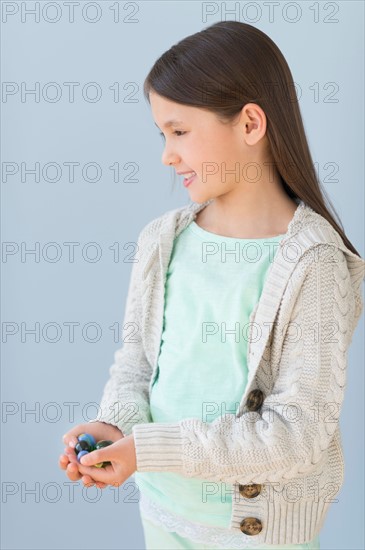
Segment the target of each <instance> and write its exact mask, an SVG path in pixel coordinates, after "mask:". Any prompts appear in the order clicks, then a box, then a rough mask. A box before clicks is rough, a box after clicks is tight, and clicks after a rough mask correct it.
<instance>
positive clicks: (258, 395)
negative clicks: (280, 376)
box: [246, 390, 264, 411]
mask: <svg viewBox="0 0 365 550" xmlns="http://www.w3.org/2000/svg"><path fill="white" fill-rule="evenodd" d="M263 401H264V394H263V393H262V391H261V390H252V391H250V393H249V394H248V397H247V401H246V405H247V408H248V410H249V411H257V410H258V409H259V408H260V407H261V405H262V403H263Z"/></svg>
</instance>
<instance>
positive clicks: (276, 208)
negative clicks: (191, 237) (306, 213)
mask: <svg viewBox="0 0 365 550" xmlns="http://www.w3.org/2000/svg"><path fill="white" fill-rule="evenodd" d="M297 207H298V205H297V203H296V202H295V201H294V200H293V199H291V198H290V197H289V196H288V195H285V197H280V198H277V199H275V200H272V201H270V203H268V202H265V201H262V202H260V203H256V204H255V207H252V205H250V204H247V203H242V204H241V205H239V204H237V203H236V204H235V205H234V209H233V208H230V207H229V205H228V204H227V203H224V202H222V201H221V200H219V197H218V199H214V200H213V201H212V202H211V203H209V204H208V205H207V206H206V207H205V208H203V209H202V210H200V211H199V212H198V213H197V215H196V217H195V220H194V221H195V223H196V224H197V225H199V226H200V227H201V228H202V229H205V230H206V231H210V232H211V233H216V234H217V235H222V236H223V237H233V238H237V239H265V238H267V239H268V238H271V237H275V236H276V235H282V234H284V233H286V232H287V229H288V225H289V223H290V222H291V220H292V219H293V216H294V213H295V211H296V209H297Z"/></svg>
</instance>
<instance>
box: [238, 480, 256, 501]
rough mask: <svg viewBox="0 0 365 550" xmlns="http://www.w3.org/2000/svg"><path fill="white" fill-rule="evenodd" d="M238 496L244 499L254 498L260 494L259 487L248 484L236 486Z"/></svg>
mask: <svg viewBox="0 0 365 550" xmlns="http://www.w3.org/2000/svg"><path fill="white" fill-rule="evenodd" d="M238 490H239V492H240V495H242V496H243V497H245V498H255V497H257V495H259V494H260V493H261V485H259V484H258V483H249V484H248V485H238Z"/></svg>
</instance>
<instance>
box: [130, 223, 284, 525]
mask: <svg viewBox="0 0 365 550" xmlns="http://www.w3.org/2000/svg"><path fill="white" fill-rule="evenodd" d="M283 236H284V235H277V236H275V237H272V238H265V239H238V238H234V237H223V236H221V235H216V234H215V233H211V232H208V231H205V230H204V229H202V228H201V227H200V226H199V225H197V224H196V223H195V221H192V222H191V223H190V224H189V225H188V226H187V227H186V228H185V229H184V230H183V231H182V232H181V233H180V234H179V235H178V236H177V237H176V238H175V240H174V244H173V250H172V254H171V258H170V262H169V266H168V270H167V274H166V282H165V303H164V307H165V309H164V322H163V331H162V338H161V346H160V353H159V359H158V368H157V373H156V376H155V380H154V382H153V386H152V391H151V398H150V410H151V416H152V420H153V422H178V421H180V420H181V419H183V418H199V419H200V420H202V421H203V422H212V421H213V420H214V419H215V418H217V417H218V416H223V415H224V414H225V413H227V414H234V413H235V411H236V409H237V406H238V404H239V402H240V399H241V397H242V395H243V393H244V390H245V386H246V383H247V363H246V353H247V339H248V327H249V316H250V314H251V312H252V310H253V308H254V307H255V305H256V304H257V302H258V301H259V298H260V295H261V292H262V289H263V285H264V282H265V278H266V275H267V271H268V268H269V267H270V264H271V263H272V261H273V258H274V255H275V253H276V251H277V248H278V243H279V242H280V240H281V239H282V238H283ZM254 337H257V335H256V336H254ZM151 444H152V445H153V443H151ZM222 466H223V465H222ZM135 481H136V483H137V484H138V486H139V489H140V491H141V493H143V494H144V495H146V496H147V497H148V498H150V499H151V500H153V501H155V502H157V503H158V504H160V505H161V506H163V507H164V508H165V509H168V510H171V511H172V512H174V513H175V514H179V515H181V516H183V517H184V518H186V519H189V520H191V521H194V522H200V523H204V524H208V525H214V526H215V527H225V528H227V527H229V525H230V519H231V513H232V495H231V494H230V493H229V487H230V486H229V484H227V485H226V488H227V491H225V484H224V483H212V482H211V481H205V480H203V479H201V478H199V479H198V478H186V477H184V476H182V475H179V474H176V473H172V472H138V471H136V472H135Z"/></svg>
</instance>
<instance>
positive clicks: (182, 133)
mask: <svg viewBox="0 0 365 550" xmlns="http://www.w3.org/2000/svg"><path fill="white" fill-rule="evenodd" d="M173 133H174V134H180V135H179V136H177V137H181V136H183V135H184V134H186V132H182V131H180V130H175V132H173ZM160 136H162V139H165V136H164V135H163V133H162V132H160Z"/></svg>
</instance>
